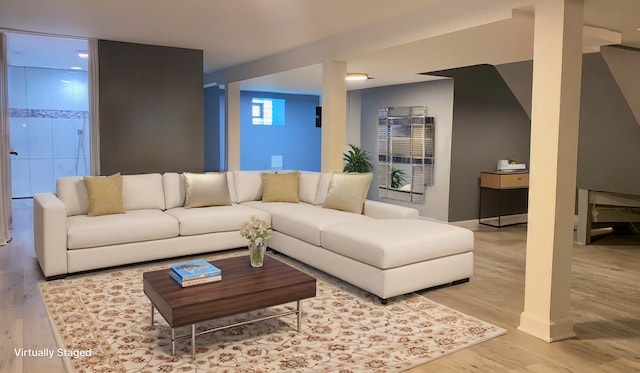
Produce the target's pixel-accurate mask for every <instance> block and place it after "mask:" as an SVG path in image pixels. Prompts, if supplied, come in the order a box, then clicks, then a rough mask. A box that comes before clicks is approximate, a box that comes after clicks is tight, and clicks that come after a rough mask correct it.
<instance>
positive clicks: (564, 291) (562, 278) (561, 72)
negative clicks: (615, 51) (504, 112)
mask: <svg viewBox="0 0 640 373" xmlns="http://www.w3.org/2000/svg"><path fill="white" fill-rule="evenodd" d="M583 9H584V6H583V1H582V0H538V1H536V9H535V33H534V51H533V98H532V110H531V174H530V186H529V213H528V216H529V223H528V229H527V255H526V277H525V296H524V297H525V299H524V311H523V312H522V314H521V316H520V326H519V327H518V329H519V330H521V331H523V332H525V333H528V334H531V335H533V336H535V337H537V338H540V339H542V340H544V341H547V342H553V341H558V340H562V339H567V338H571V337H574V336H575V333H574V331H573V321H572V319H571V315H570V309H569V305H570V299H569V296H570V281H571V251H572V248H573V219H574V208H575V188H576V172H577V171H576V170H577V153H578V123H579V114H580V85H581V75H582V23H583Z"/></svg>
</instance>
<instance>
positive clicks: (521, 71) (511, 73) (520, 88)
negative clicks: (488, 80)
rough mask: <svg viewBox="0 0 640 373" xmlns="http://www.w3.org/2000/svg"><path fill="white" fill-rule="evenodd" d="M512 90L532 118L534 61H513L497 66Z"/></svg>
mask: <svg viewBox="0 0 640 373" xmlns="http://www.w3.org/2000/svg"><path fill="white" fill-rule="evenodd" d="M496 69H497V70H498V72H499V73H500V76H502V79H504V82H505V83H507V85H508V86H509V89H511V92H513V94H514V96H516V98H517V99H518V102H519V103H520V105H521V106H522V109H524V111H525V112H526V113H527V115H528V116H529V118H531V94H532V93H531V82H532V81H533V61H523V62H513V63H506V64H503V65H498V66H496Z"/></svg>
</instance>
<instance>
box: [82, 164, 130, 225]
mask: <svg viewBox="0 0 640 373" xmlns="http://www.w3.org/2000/svg"><path fill="white" fill-rule="evenodd" d="M84 185H85V187H86V188H87V195H88V196H89V212H88V214H89V216H99V215H108V214H122V213H124V207H123V204H122V177H121V176H120V173H119V172H118V173H117V174H113V175H111V176H85V177H84Z"/></svg>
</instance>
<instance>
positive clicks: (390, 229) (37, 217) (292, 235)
mask: <svg viewBox="0 0 640 373" xmlns="http://www.w3.org/2000/svg"><path fill="white" fill-rule="evenodd" d="M185 175H187V177H188V178H189V180H192V178H195V177H196V176H197V175H198V174H185ZM185 175H183V174H178V173H165V174H162V175H161V174H139V175H123V176H122V177H121V189H122V197H121V199H122V208H123V211H121V212H122V213H114V214H105V215H99V216H90V213H91V209H92V206H91V203H90V197H91V196H90V195H89V194H90V193H88V191H87V187H86V184H85V181H84V179H83V178H82V177H63V178H60V179H58V181H57V192H56V193H39V194H35V195H34V245H35V251H36V256H37V258H38V262H39V263H40V267H41V268H42V272H43V274H44V276H45V277H47V278H48V279H50V278H55V277H60V276H65V275H66V274H70V273H75V272H81V271H86V270H93V269H98V268H106V267H112V266H117V265H123V264H129V263H136V262H143V261H148V260H155V259H163V258H171V257H178V256H184V255H191V254H199V253H209V252H214V251H219V250H225V249H232V248H239V247H246V245H247V242H246V240H245V239H244V238H242V237H241V236H240V234H239V230H240V228H241V225H242V223H243V222H245V221H248V220H249V219H250V218H251V216H256V217H258V218H260V219H263V220H267V221H270V222H271V224H272V226H273V231H274V232H273V237H272V238H271V239H270V240H269V247H270V248H271V249H273V250H276V251H278V252H281V253H283V254H285V255H288V256H291V257H293V258H295V259H298V260H300V261H302V262H304V263H306V264H308V265H310V266H313V267H315V268H318V269H320V270H322V271H325V272H327V273H329V274H331V275H334V276H336V277H338V278H340V279H342V280H345V281H347V282H349V283H352V284H354V285H356V286H358V287H360V288H362V289H365V290H367V291H369V292H371V293H373V294H375V295H377V296H378V297H380V298H381V299H382V300H383V301H386V299H387V298H390V297H393V296H397V295H401V294H405V293H408V292H412V291H416V290H420V289H424V288H428V287H432V286H437V285H442V284H448V283H456V282H461V281H465V280H468V279H469V277H470V276H471V275H472V274H473V252H472V250H473V233H472V232H471V231H469V230H466V229H463V228H459V227H455V226H451V225H449V224H446V223H442V222H436V221H430V220H425V219H421V218H420V217H419V216H418V212H417V210H415V209H412V208H407V207H402V206H396V205H392V204H388V203H382V202H377V201H371V200H364V197H365V196H366V190H365V194H364V195H363V196H362V198H363V203H362V204H361V205H362V212H361V213H356V212H348V211H341V210H339V209H337V208H336V207H335V206H333V208H329V206H330V205H331V204H332V203H333V201H334V200H335V198H333V197H334V196H335V193H334V192H335V190H336V189H337V187H336V185H337V184H336V183H337V181H336V180H337V179H338V178H341V179H340V180H343V182H344V178H345V175H344V174H336V175H341V176H335V177H334V174H331V173H318V172H306V171H303V172H299V173H297V172H296V175H297V176H296V177H295V178H296V180H297V182H296V183H297V185H296V186H295V187H296V193H297V196H296V197H297V198H296V199H297V200H298V201H292V202H278V197H276V198H275V202H265V201H264V200H263V197H264V199H265V200H266V199H267V194H268V195H269V200H270V201H272V200H274V199H273V198H272V196H273V194H272V191H273V188H274V187H273V186H272V185H274V184H269V185H267V184H265V182H263V173H262V172H258V171H234V172H231V171H230V172H227V173H224V174H222V173H213V174H209V175H216V176H212V177H217V180H218V188H224V189H225V191H226V192H228V197H227V198H228V203H223V205H215V206H207V203H204V206H203V207H192V206H194V200H195V197H190V192H192V191H193V190H194V189H193V181H191V184H189V182H187V181H186V180H185V179H186V177H185ZM200 175H202V174H200ZM290 176H291V175H290ZM198 177H200V176H198ZM265 177H266V176H265ZM347 177H348V176H347ZM220 180H223V184H224V185H222V186H220ZM265 180H266V179H265ZM269 180H271V179H269ZM290 180H291V179H290ZM346 180H348V179H346ZM276 185H277V184H276ZM263 186H264V188H265V189H264V196H263ZM267 187H268V188H270V189H269V190H267V189H266V188H267ZM367 188H368V184H367ZM193 193H195V192H193ZM330 194H332V196H331V197H330V198H331V201H332V202H331V203H329V200H328V199H327V195H330ZM193 195H195V194H192V196H193ZM92 198H93V197H92ZM190 198H191V199H190ZM356 199H357V198H356ZM91 201H93V200H91Z"/></svg>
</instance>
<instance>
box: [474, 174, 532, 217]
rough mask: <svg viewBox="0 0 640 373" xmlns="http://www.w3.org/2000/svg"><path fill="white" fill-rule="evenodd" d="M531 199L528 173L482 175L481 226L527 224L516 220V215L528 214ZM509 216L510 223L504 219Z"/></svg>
mask: <svg viewBox="0 0 640 373" xmlns="http://www.w3.org/2000/svg"><path fill="white" fill-rule="evenodd" d="M528 198H529V172H528V171H509V172H503V171H490V172H481V173H480V213H479V215H480V216H479V218H478V221H479V222H480V224H484V225H490V226H492V227H504V226H507V225H513V224H522V223H526V219H524V221H522V219H520V220H514V219H515V216H516V215H520V214H526V213H527V209H528V206H527V205H528ZM507 216H509V217H510V219H509V222H507V223H503V219H504V218H505V217H507Z"/></svg>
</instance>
